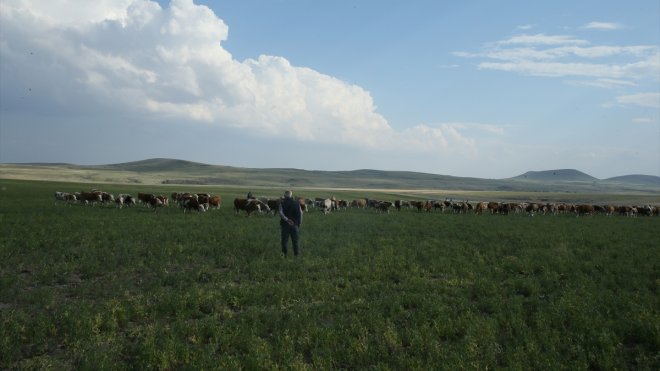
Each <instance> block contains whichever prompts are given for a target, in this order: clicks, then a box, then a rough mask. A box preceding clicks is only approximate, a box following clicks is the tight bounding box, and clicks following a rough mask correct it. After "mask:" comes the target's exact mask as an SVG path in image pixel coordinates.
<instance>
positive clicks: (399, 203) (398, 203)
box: [394, 200, 403, 211]
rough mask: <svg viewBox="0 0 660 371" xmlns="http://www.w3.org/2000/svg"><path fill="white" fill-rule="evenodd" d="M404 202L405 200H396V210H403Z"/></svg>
mask: <svg viewBox="0 0 660 371" xmlns="http://www.w3.org/2000/svg"><path fill="white" fill-rule="evenodd" d="M402 203H403V201H401V200H396V201H394V208H395V209H396V211H401V204H402Z"/></svg>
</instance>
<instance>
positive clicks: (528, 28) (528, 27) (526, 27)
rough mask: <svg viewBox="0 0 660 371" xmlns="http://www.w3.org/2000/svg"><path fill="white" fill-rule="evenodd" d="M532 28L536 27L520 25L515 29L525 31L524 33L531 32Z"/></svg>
mask: <svg viewBox="0 0 660 371" xmlns="http://www.w3.org/2000/svg"><path fill="white" fill-rule="evenodd" d="M534 26H536V25H533V24H523V25H520V26H518V27H516V28H517V29H519V30H525V31H526V30H531V29H532V28H534Z"/></svg>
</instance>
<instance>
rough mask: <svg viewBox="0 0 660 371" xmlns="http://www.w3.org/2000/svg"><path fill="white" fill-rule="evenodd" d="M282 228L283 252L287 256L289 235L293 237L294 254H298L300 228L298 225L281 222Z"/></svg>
mask: <svg viewBox="0 0 660 371" xmlns="http://www.w3.org/2000/svg"><path fill="white" fill-rule="evenodd" d="M280 227H281V228H282V254H284V255H285V256H286V254H287V251H288V248H287V246H288V244H289V237H291V242H292V243H293V255H295V256H298V252H299V251H298V237H299V232H300V230H299V228H298V226H297V225H295V224H294V225H289V224H288V223H280Z"/></svg>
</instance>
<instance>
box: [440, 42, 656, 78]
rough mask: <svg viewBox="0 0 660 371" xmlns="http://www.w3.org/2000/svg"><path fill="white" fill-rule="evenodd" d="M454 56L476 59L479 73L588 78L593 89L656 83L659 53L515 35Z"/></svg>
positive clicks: (643, 47) (646, 48)
mask: <svg viewBox="0 0 660 371" xmlns="http://www.w3.org/2000/svg"><path fill="white" fill-rule="evenodd" d="M452 54H453V55H454V56H458V57H463V58H478V59H482V61H480V62H478V63H477V64H476V65H477V67H478V68H479V69H482V70H488V69H491V70H499V71H507V72H514V73H519V74H524V75H532V76H552V77H580V76H582V77H591V78H596V79H597V80H596V81H594V82H593V84H594V86H596V85H598V86H603V85H604V84H605V83H608V82H609V83H610V85H614V80H618V81H619V83H618V84H619V85H620V86H622V85H625V84H626V83H625V82H624V81H628V84H629V85H630V84H633V82H632V81H634V80H640V79H647V78H648V79H654V80H659V79H660V76H658V71H659V70H660V49H659V48H658V46H656V45H594V44H593V43H592V42H590V41H588V40H584V39H580V38H576V37H573V36H571V35H546V34H543V33H540V34H535V35H528V34H523V35H517V36H513V37H510V38H507V39H504V40H499V41H495V42H491V43H488V44H486V45H484V46H483V47H482V48H481V50H478V51H476V52H467V51H457V52H454V53H452Z"/></svg>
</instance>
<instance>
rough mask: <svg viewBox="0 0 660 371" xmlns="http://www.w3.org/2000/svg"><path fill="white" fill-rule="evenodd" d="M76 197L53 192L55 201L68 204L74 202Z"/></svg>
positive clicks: (65, 193)
mask: <svg viewBox="0 0 660 371" xmlns="http://www.w3.org/2000/svg"><path fill="white" fill-rule="evenodd" d="M77 199H78V198H77V197H76V195H74V194H71V193H67V192H59V191H58V192H55V201H64V202H66V203H68V204H70V203H72V202H76V200H77Z"/></svg>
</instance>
